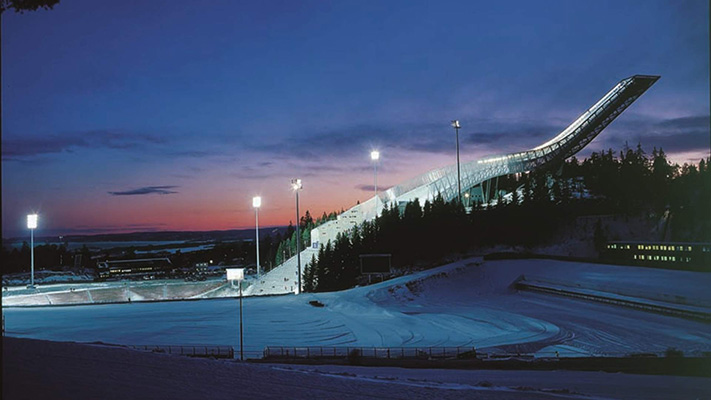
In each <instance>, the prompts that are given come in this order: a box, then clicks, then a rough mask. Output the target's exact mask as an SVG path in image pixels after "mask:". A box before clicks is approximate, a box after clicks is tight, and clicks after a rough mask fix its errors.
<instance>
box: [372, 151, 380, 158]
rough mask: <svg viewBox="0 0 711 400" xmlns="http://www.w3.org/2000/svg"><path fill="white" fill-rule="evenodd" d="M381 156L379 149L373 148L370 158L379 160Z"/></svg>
mask: <svg viewBox="0 0 711 400" xmlns="http://www.w3.org/2000/svg"><path fill="white" fill-rule="evenodd" d="M379 158H380V152H379V151H378V150H373V151H371V152H370V159H371V160H373V161H377V160H378V159H379Z"/></svg>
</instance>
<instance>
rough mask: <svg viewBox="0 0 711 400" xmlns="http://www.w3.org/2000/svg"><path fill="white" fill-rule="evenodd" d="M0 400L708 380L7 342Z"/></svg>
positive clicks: (530, 394)
mask: <svg viewBox="0 0 711 400" xmlns="http://www.w3.org/2000/svg"><path fill="white" fill-rule="evenodd" d="M2 398H3V399H42V398H55V399H75V400H84V399H87V400H88V399H91V400H94V399H105V400H106V399H173V400H182V399H190V400H192V399H202V398H209V399H213V400H220V399H309V400H312V399H336V398H337V399H339V400H347V399H373V398H377V399H406V400H419V399H503V400H520V399H531V400H538V399H598V400H599V399H639V400H669V399H709V398H711V379H709V378H693V377H678V376H652V375H647V376H645V375H631V374H610V373H603V372H572V371H483V370H476V371H457V370H427V369H403V368H368V367H353V366H328V365H321V366H318V367H314V366H294V365H290V366H287V365H266V364H262V365H253V364H246V363H240V362H238V361H227V360H220V361H218V360H206V359H191V358H187V357H180V356H171V355H168V354H155V353H148V352H141V351H134V350H129V349H125V348H118V347H113V346H92V345H82V344H75V343H55V342H44V341H35V340H32V341H30V340H21V339H12V338H6V339H4V340H3V385H2Z"/></svg>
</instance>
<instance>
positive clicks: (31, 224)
mask: <svg viewBox="0 0 711 400" xmlns="http://www.w3.org/2000/svg"><path fill="white" fill-rule="evenodd" d="M37 219H38V215H37V214H29V215H28V216H27V228H28V229H29V230H30V286H28V288H29V289H34V288H35V228H37Z"/></svg>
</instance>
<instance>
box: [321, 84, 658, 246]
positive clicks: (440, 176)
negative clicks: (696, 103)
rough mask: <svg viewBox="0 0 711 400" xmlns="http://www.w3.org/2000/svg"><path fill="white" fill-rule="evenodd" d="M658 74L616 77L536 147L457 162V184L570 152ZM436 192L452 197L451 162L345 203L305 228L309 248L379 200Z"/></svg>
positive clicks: (367, 213)
mask: <svg viewBox="0 0 711 400" xmlns="http://www.w3.org/2000/svg"><path fill="white" fill-rule="evenodd" d="M658 79H659V76H654V75H634V76H631V77H629V78H626V79H623V80H621V81H620V82H619V83H617V84H616V85H615V86H614V87H613V88H612V89H611V90H610V91H609V92H607V93H606V94H605V95H604V96H603V97H602V98H601V99H600V100H598V101H597V102H596V103H595V104H594V105H593V106H592V107H590V108H588V109H587V110H585V112H584V113H582V114H581V115H580V116H579V117H578V118H577V119H576V120H575V121H574V122H573V123H572V124H570V126H568V127H567V128H565V129H564V130H563V131H562V132H560V133H559V134H558V135H557V136H555V137H554V138H552V139H551V140H549V141H547V142H545V143H543V144H541V145H540V146H537V147H534V148H532V149H530V150H526V151H521V152H517V153H511V154H505V155H499V156H490V157H485V158H483V159H481V160H477V161H471V162H467V163H463V164H461V181H462V182H461V183H462V189H466V188H473V187H475V186H477V185H479V184H481V183H482V182H485V181H488V180H490V179H492V178H495V177H498V176H503V175H508V174H513V173H518V172H525V171H530V170H533V169H535V168H537V167H540V166H542V165H545V164H547V163H551V162H556V161H561V160H564V159H566V158H568V157H571V156H573V155H574V154H576V153H577V152H579V151H580V150H581V149H583V148H584V147H585V146H587V145H588V143H590V142H591V141H592V140H593V139H595V137H596V136H597V135H598V134H600V132H602V130H603V129H605V127H607V126H608V125H609V124H610V123H611V122H612V121H614V120H615V118H617V116H619V115H620V114H621V113H622V112H623V111H624V110H625V109H627V107H629V106H630V104H632V103H633V102H634V101H635V100H637V99H638V98H639V96H641V95H642V94H643V93H644V92H646V91H647V89H649V88H650V87H651V86H652V85H653V84H654V83H655V82H656V81H657V80H658ZM437 195H442V197H443V198H444V199H445V200H447V201H449V200H452V199H454V198H456V197H457V195H458V185H457V166H456V165H450V166H447V167H444V168H438V169H434V170H432V171H429V172H427V173H424V174H422V175H420V176H417V177H415V178H413V179H410V180H408V181H406V182H404V183H402V184H400V185H397V186H394V187H392V188H390V189H388V190H386V191H384V192H381V193H378V195H377V196H376V197H372V198H371V199H369V200H367V201H365V202H363V203H361V204H358V205H356V206H355V207H352V208H350V209H349V210H348V211H346V212H345V213H342V214H341V215H339V216H338V219H337V220H335V221H329V222H327V223H325V224H323V225H321V226H319V227H317V228H315V229H314V230H313V231H312V232H311V247H312V249H318V247H319V246H320V245H325V244H326V243H327V242H328V241H329V240H331V241H333V240H334V239H335V238H336V235H338V233H341V232H346V231H348V230H349V229H351V228H352V227H353V226H355V225H358V224H360V223H362V222H363V221H365V220H369V219H372V218H375V216H377V215H378V214H379V213H380V211H381V210H382V207H383V206H384V205H385V204H399V203H401V202H407V201H411V200H414V199H419V200H420V202H422V203H423V202H424V201H426V200H432V199H434V198H435V197H437Z"/></svg>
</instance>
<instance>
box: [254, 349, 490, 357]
mask: <svg viewBox="0 0 711 400" xmlns="http://www.w3.org/2000/svg"><path fill="white" fill-rule="evenodd" d="M346 357H372V358H386V359H405V358H417V359H446V358H474V357H476V349H475V348H474V347H282V346H268V347H267V348H265V349H264V354H263V358H265V359H269V358H312V359H316V358H323V359H326V358H346Z"/></svg>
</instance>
